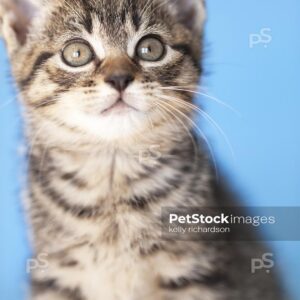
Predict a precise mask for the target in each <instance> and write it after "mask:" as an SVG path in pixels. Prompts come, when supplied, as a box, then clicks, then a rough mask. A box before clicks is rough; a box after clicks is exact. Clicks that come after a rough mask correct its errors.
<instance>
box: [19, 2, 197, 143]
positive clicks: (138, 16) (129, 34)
mask: <svg viewBox="0 0 300 300" xmlns="http://www.w3.org/2000/svg"><path fill="white" fill-rule="evenodd" d="M195 1H196V0H195ZM188 2H189V1H188ZM199 7H200V3H199ZM173 12H174V10H172V9H171V8H170V6H168V5H163V4H162V2H161V1H158V3H155V2H154V1H141V0H140V1H135V0H102V1H85V0H66V1H57V2H55V5H51V7H49V11H48V12H47V13H46V15H45V18H46V19H45V20H43V21H42V22H38V24H39V25H38V27H39V28H38V27H36V28H35V29H34V30H35V34H33V35H32V36H31V37H30V38H29V39H28V41H27V42H26V44H25V46H23V48H22V50H21V51H20V54H19V56H18V61H17V63H16V66H15V70H16V71H15V73H16V75H17V81H18V84H19V86H20V89H21V91H22V94H23V98H24V102H25V105H26V107H27V111H28V113H29V114H30V116H31V117H32V119H38V120H40V122H41V123H43V122H46V123H47V124H48V125H49V126H50V127H52V128H55V126H58V125H59V126H64V127H65V128H69V129H70V130H74V131H78V132H80V133H82V134H84V135H85V136H90V138H91V139H97V140H99V141H101V140H113V139H119V138H120V137H125V138H126V137H128V136H131V135H136V134H144V132H146V131H147V130H151V126H161V125H162V124H164V123H165V122H170V120H169V118H173V117H172V114H175V115H177V116H178V117H180V118H181V119H182V116H181V115H180V114H179V113H178V112H176V109H177V110H179V111H180V112H184V113H185V114H186V113H188V112H189V111H188V110H187V109H186V108H183V105H182V103H180V102H179V100H180V101H181V102H183V101H190V100H191V99H190V95H188V94H184V93H182V92H180V91H171V90H170V89H169V88H170V87H176V86H177V87H191V86H195V85H196V84H197V81H198V76H199V67H198V56H199V53H200V32H198V33H199V38H198V37H195V36H194V35H195V32H196V31H194V30H192V28H194V27H193V26H188V25H187V24H185V23H183V22H179V21H178V19H176V16H178V15H176V14H175V13H173ZM36 26H37V25H36ZM166 88H167V89H166ZM162 111H164V112H162ZM49 126H48V127H49Z"/></svg>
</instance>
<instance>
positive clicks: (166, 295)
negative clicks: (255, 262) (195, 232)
mask: <svg viewBox="0 0 300 300" xmlns="http://www.w3.org/2000/svg"><path fill="white" fill-rule="evenodd" d="M0 4H1V5H0V7H1V10H0V16H1V33H2V35H3V37H4V39H5V41H6V45H7V49H8V52H9V55H10V59H11V64H12V70H13V74H14V76H15V79H16V82H17V85H18V88H19V90H20V98H21V101H22V105H23V107H24V110H25V111H24V122H25V125H26V133H27V138H28V144H29V151H28V158H29V174H28V181H29V187H28V196H27V199H26V205H27V209H28V214H29V218H30V224H31V227H32V239H33V247H34V252H35V255H36V257H37V258H39V257H40V255H45V257H46V258H47V268H46V269H45V270H41V269H37V270H33V272H32V289H31V296H30V298H31V299H34V300H63V299H64V300H66V299H74V300H77V299H78V300H79V299H80V300H113V299H114V300H117V299H120V300H129V299H130V300H141V299H143V300H154V299H155V300H160V299H161V300H163V299H164V300H167V299H172V300H176V299H180V300H192V299H198V300H217V299H219V300H225V299H230V300H235V299H236V300H237V299H238V300H260V299H264V300H276V299H282V298H281V296H280V293H279V289H278V288H277V285H276V282H275V280H274V279H273V278H272V277H271V275H266V274H264V273H260V274H255V275H253V274H251V273H250V269H249V266H250V260H251V258H252V257H255V256H254V255H256V254H257V253H259V247H258V248H257V247H256V246H255V245H254V244H247V245H246V246H245V247H244V246H240V244H238V243H233V242H232V243H226V242H222V243H221V242H204V241H202V242H201V241H200V242H199V241H198V242H196V241H180V240H178V239H173V240H172V239H162V238H161V209H162V208H163V207H180V206H209V207H214V206H220V205H222V204H223V202H222V201H223V198H222V197H223V194H221V196H220V195H219V196H217V189H218V187H217V185H216V181H215V179H214V173H213V171H212V167H211V163H210V161H209V159H208V158H207V155H206V151H205V150H204V148H205V147H204V145H201V144H200V146H199V147H198V148H195V141H194V137H193V133H192V132H193V131H192V129H193V123H192V122H191V121H190V118H191V115H192V113H193V111H194V107H193V104H192V93H191V92H189V91H191V90H194V89H195V88H196V87H197V84H198V79H199V76H200V75H201V66H200V65H199V63H198V61H199V58H201V54H202V51H201V50H202V49H201V48H202V47H201V42H202V35H203V23H204V19H205V8H204V4H203V3H202V1H201V0H177V1H171V0H170V1H164V0H52V1H46V0H36V1H34V2H32V3H31V2H29V1H28V0H27V1H26V0H19V1H18V2H15V3H14V2H11V1H8V0H0ZM186 90H189V91H186ZM224 201H225V200H224ZM243 245H244V244H243ZM257 249H258V250H257ZM259 255H260V257H261V254H259Z"/></svg>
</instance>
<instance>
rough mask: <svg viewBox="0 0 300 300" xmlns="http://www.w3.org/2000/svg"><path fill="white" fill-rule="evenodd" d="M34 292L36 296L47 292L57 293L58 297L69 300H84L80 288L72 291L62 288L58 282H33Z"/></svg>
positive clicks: (52, 280) (49, 280)
mask: <svg viewBox="0 0 300 300" xmlns="http://www.w3.org/2000/svg"><path fill="white" fill-rule="evenodd" d="M31 284H32V290H33V294H34V295H43V294H44V293H47V292H53V293H56V294H57V295H58V296H63V297H65V298H66V299H68V300H84V299H85V297H83V295H82V293H81V290H80V288H75V289H70V288H64V287H61V286H60V285H59V284H58V283H57V281H56V280H54V279H48V280H44V281H40V280H34V279H33V280H32V281H31Z"/></svg>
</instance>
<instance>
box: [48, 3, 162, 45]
mask: <svg viewBox="0 0 300 300" xmlns="http://www.w3.org/2000/svg"><path fill="white" fill-rule="evenodd" d="M155 3H156V2H155V1H153V0H139V1H137V0H64V1H58V2H56V4H57V5H56V6H55V7H53V10H52V13H51V16H50V20H49V22H48V26H47V29H48V32H49V34H51V36H53V35H54V36H55V37H62V38H64V34H66V35H67V36H68V34H75V35H76V34H77V33H78V34H82V33H85V34H92V35H99V36H100V37H101V39H104V42H105V43H106V44H112V45H114V46H118V47H120V46H124V47H126V45H127V43H128V40H130V39H131V38H132V37H133V36H134V35H135V34H136V33H137V32H142V31H143V30H144V29H146V28H149V27H151V26H152V27H153V26H156V27H159V26H160V27H161V28H167V27H168V26H167V23H168V21H167V20H168V18H163V16H165V14H159V13H158V12H159V11H161V7H158V6H157V5H155ZM154 9H155V10H156V13H153V10H154ZM165 19H166V20H165Z"/></svg>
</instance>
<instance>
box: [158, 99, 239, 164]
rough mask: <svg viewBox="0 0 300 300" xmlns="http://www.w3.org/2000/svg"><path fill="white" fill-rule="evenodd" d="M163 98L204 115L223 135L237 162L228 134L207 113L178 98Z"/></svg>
mask: <svg viewBox="0 0 300 300" xmlns="http://www.w3.org/2000/svg"><path fill="white" fill-rule="evenodd" d="M160 97H161V98H163V99H165V100H167V101H175V102H176V103H178V104H179V105H181V106H183V107H184V108H190V109H192V110H193V111H196V112H198V113H199V114H200V115H202V116H203V117H204V118H205V119H206V120H207V121H208V122H210V123H211V124H212V125H213V126H214V127H215V128H216V129H217V131H218V132H219V133H220V134H221V136H222V137H223V138H224V140H225V142H226V144H227V146H228V147H229V150H230V152H231V156H232V158H233V160H234V161H235V153H234V150H233V146H232V144H231V142H230V140H229V138H228V136H227V135H226V133H225V132H224V130H223V129H222V128H221V126H220V125H219V124H218V123H217V122H216V121H215V120H214V119H213V118H212V117H211V116H210V115H209V114H208V113H206V112H205V111H204V110H202V109H200V108H199V107H197V106H196V105H194V104H192V103H188V102H185V101H183V100H181V99H178V98H173V97H168V96H165V95H161V96H160Z"/></svg>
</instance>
